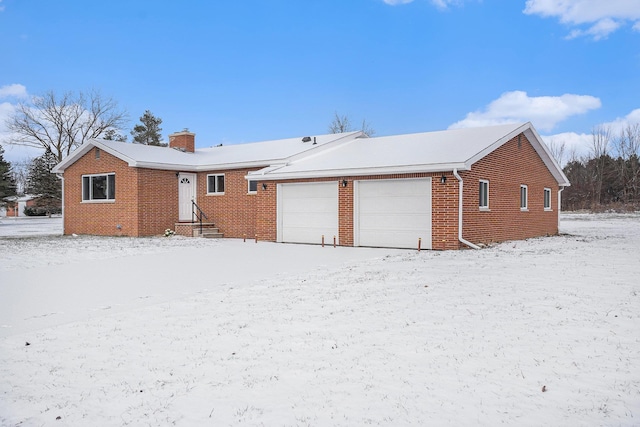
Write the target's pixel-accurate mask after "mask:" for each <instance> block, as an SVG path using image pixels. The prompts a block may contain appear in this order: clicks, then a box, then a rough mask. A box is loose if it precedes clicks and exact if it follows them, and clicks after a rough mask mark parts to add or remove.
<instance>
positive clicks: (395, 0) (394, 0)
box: [384, 0, 413, 6]
mask: <svg viewBox="0 0 640 427" xmlns="http://www.w3.org/2000/svg"><path fill="white" fill-rule="evenodd" d="M412 1H413V0H384V2H385V3H386V4H390V5H391V6H395V5H398V4H407V3H411V2H412Z"/></svg>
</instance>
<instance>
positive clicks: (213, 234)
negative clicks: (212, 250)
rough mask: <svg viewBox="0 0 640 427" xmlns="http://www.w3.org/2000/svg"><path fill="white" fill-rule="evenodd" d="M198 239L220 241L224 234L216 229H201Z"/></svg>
mask: <svg viewBox="0 0 640 427" xmlns="http://www.w3.org/2000/svg"><path fill="white" fill-rule="evenodd" d="M199 237H204V238H207V239H222V238H223V237H224V234H222V233H220V230H218V229H217V228H209V229H203V230H202V234H199Z"/></svg>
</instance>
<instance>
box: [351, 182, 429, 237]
mask: <svg viewBox="0 0 640 427" xmlns="http://www.w3.org/2000/svg"><path fill="white" fill-rule="evenodd" d="M356 193H357V194H356V197H357V208H356V212H354V216H355V218H354V221H355V223H356V224H357V225H356V229H355V230H354V232H355V234H356V236H357V244H358V245H359V246H380V247H396V248H415V247H417V245H418V239H422V247H424V248H425V249H427V248H430V247H431V179H429V178H420V179H406V180H404V179H393V180H392V179H390V180H370V181H359V182H358V187H357V191H356Z"/></svg>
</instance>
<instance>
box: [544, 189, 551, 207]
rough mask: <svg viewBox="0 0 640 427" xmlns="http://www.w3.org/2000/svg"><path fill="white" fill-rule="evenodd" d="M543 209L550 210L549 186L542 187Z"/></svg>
mask: <svg viewBox="0 0 640 427" xmlns="http://www.w3.org/2000/svg"><path fill="white" fill-rule="evenodd" d="M544 210H545V211H550V210H551V189H550V188H545V189H544Z"/></svg>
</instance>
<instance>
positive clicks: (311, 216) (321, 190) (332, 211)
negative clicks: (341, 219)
mask: <svg viewBox="0 0 640 427" xmlns="http://www.w3.org/2000/svg"><path fill="white" fill-rule="evenodd" d="M323 235H324V236H325V242H326V243H327V244H329V243H331V244H333V236H336V238H337V236H338V183H337V182H318V183H315V182H314V183H301V184H278V241H279V242H287V243H318V244H319V243H321V242H322V236H323Z"/></svg>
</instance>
